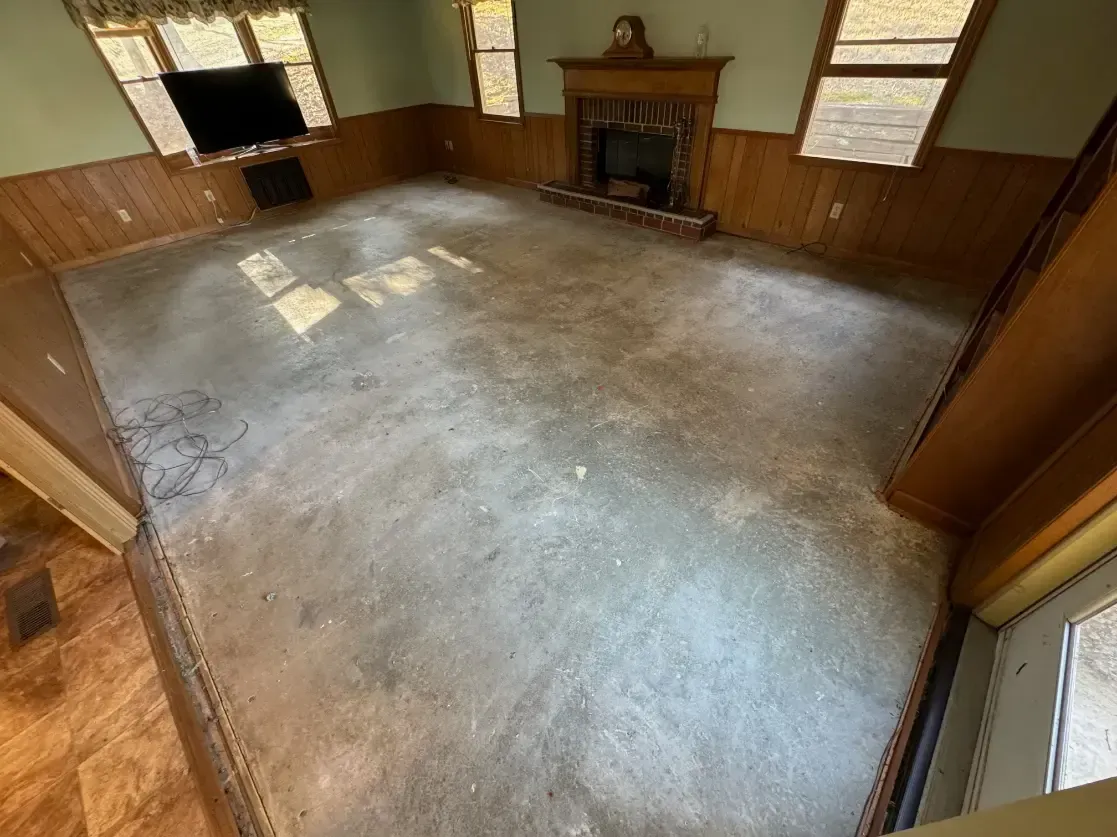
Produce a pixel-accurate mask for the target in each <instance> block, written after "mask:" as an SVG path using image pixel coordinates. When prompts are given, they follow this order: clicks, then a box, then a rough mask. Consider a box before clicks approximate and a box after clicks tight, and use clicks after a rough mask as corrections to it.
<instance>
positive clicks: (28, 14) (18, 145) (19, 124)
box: [0, 0, 148, 176]
mask: <svg viewBox="0 0 1117 837" xmlns="http://www.w3.org/2000/svg"><path fill="white" fill-rule="evenodd" d="M0 79H3V83H0V114H3V116H2V119H3V125H2V127H0V176H4V175H10V174H19V173H21V172H26V171H39V170H41V169H51V168H59V167H61V166H71V165H75V164H77V163H86V162H89V161H91V160H103V159H105V158H107V157H123V156H124V155H126V154H141V153H143V152H145V151H147V150H148V144H147V139H146V138H145V137H144V135H143V132H142V131H141V130H140V129H139V127H138V126H137V125H136V122H135V120H134V119H133V118H132V114H131V112H130V111H129V110H128V107H127V106H126V105H125V104H124V100H123V99H122V98H121V97H120V94H119V93H118V92H117V89H116V85H115V84H114V83H113V81H112V79H111V78H109V76H108V74H107V73H106V72H105V68H104V67H103V66H102V65H101V61H100V59H98V58H97V55H96V54H95V53H94V52H93V50H92V48H91V47H90V45H89V41H88V40H87V39H86V37H85V36H84V35H83V34H82V33H81V30H79V29H78V28H77V27H76V26H74V24H73V23H71V22H70V18H69V17H68V16H67V14H66V11H65V9H63V8H62V3H60V2H57V0H5V2H4V23H3V26H0Z"/></svg>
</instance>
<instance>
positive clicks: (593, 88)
mask: <svg viewBox="0 0 1117 837" xmlns="http://www.w3.org/2000/svg"><path fill="white" fill-rule="evenodd" d="M549 60H550V61H551V63H553V64H558V65H559V66H560V67H561V68H562V75H563V90H562V92H563V95H564V96H567V97H570V96H574V97H598V98H600V97H612V96H616V97H632V98H640V99H649V100H653V101H654V100H660V101H663V100H669V101H679V102H702V103H706V104H710V105H713V104H714V103H715V102H717V100H718V81H719V80H720V78H721V71H722V68H723V67H725V65H726V64H728V63H729V62H730V61H732V60H733V57H732V56H721V57H718V58H551V59H549Z"/></svg>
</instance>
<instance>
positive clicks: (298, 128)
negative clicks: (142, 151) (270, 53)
mask: <svg viewBox="0 0 1117 837" xmlns="http://www.w3.org/2000/svg"><path fill="white" fill-rule="evenodd" d="M159 78H160V79H162V81H163V86H164V87H166V88H167V95H168V96H170V97H171V102H172V103H173V104H174V106H175V108H176V109H177V110H178V114H179V116H181V117H182V122H183V124H184V125H185V126H186V130H187V131H188V132H189V134H190V139H192V140H193V141H194V147H195V148H197V149H198V152H199V153H201V154H212V153H214V152H217V151H228V150H229V149H231V148H239V147H241V146H248V145H257V144H259V143H262V142H270V141H272V140H281V139H288V138H290V137H297V136H302V135H303V134H305V133H307V128H306V120H304V119H303V114H302V110H300V109H299V102H298V100H297V99H296V98H295V93H294V91H293V90H291V82H290V80H288V78H287V72H286V70H285V69H284V68H283V65H282V64H280V63H278V62H276V63H271V64H245V65H244V66H241V67H222V68H220V69H217V70H181V71H178V72H173V73H160V74H159Z"/></svg>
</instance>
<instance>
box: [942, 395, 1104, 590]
mask: <svg viewBox="0 0 1117 837" xmlns="http://www.w3.org/2000/svg"><path fill="white" fill-rule="evenodd" d="M1114 500H1117V400H1114V401H1111V402H1110V403H1109V404H1107V405H1106V407H1105V408H1103V410H1102V412H1101V414H1100V415H1099V416H1096V417H1095V418H1094V419H1092V420H1091V421H1090V422H1089V424H1088V425H1087V426H1086V427H1084V428H1083V430H1082V432H1081V433H1079V434H1078V435H1077V436H1076V437H1075V438H1074V439H1073V440H1071V441H1070V442H1069V443H1068V444H1067V445H1066V447H1065V448H1064V449H1063V450H1062V451H1060V452H1059V454H1058V455H1057V456H1056V457H1054V458H1053V461H1051V462H1049V463H1046V464H1045V466H1044V467H1042V468H1041V469H1040V471H1039V472H1038V473H1036V474H1035V475H1033V477H1032V478H1031V479H1029V480H1028V483H1027V484H1026V485H1025V486H1023V487H1022V488H1021V489H1020V490H1019V491H1018V492H1016V493H1015V494H1014V496H1013V497H1012V498H1011V499H1010V500H1009V501H1008V502H1007V503H1005V505H1004V506H1003V507H1002V508H1001V509H999V510H998V511H997V513H996V514H995V515H993V516H992V517H991V518H989V520H987V521H985V523H984V524H982V526H981V529H980V530H979V531H978V532H977V534H976V535H974V537H973V539H972V541H971V543H970V545H969V548H968V549H967V551H966V554H965V556H964V558H963V560H962V563H961V565H960V566H959V568H958V572H957V573H956V574H955V576H954V580H953V582H952V583H951V593H952V599H953V600H954V601H956V602H958V603H959V604H963V605H966V606H967V607H977V606H978V605H980V604H981V603H982V602H983V601H985V600H986V599H988V598H989V597H990V596H991V595H993V594H994V593H995V592H996V591H997V590H999V589H1002V588H1003V587H1004V586H1005V585H1007V584H1010V583H1011V582H1012V580H1013V579H1014V578H1016V577H1017V576H1019V575H1020V574H1021V573H1023V572H1025V571H1027V570H1028V569H1029V568H1030V567H1031V566H1032V565H1033V564H1035V563H1036V562H1037V561H1039V560H1041V559H1042V558H1043V557H1044V556H1045V555H1046V554H1047V552H1048V551H1049V550H1050V549H1051V548H1052V547H1054V546H1055V545H1056V544H1057V543H1059V542H1060V541H1062V540H1063V539H1064V538H1066V537H1067V536H1068V535H1070V534H1071V533H1072V532H1074V531H1075V530H1076V529H1078V528H1079V527H1080V526H1081V525H1083V524H1084V523H1086V521H1088V520H1090V519H1091V518H1092V517H1093V516H1094V515H1095V514H1097V513H1098V512H1100V511H1101V510H1102V509H1104V508H1105V507H1106V506H1108V505H1109V504H1110V503H1112V502H1113V501H1114Z"/></svg>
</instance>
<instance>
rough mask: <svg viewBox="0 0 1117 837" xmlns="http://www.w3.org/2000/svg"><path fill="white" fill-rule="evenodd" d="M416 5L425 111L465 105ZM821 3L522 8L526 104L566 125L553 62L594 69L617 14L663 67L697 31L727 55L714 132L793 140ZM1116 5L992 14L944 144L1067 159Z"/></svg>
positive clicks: (1104, 76)
mask: <svg viewBox="0 0 1117 837" xmlns="http://www.w3.org/2000/svg"><path fill="white" fill-rule="evenodd" d="M419 2H421V3H422V4H423V13H422V22H421V23H422V32H423V42H424V47H425V50H426V53H427V60H428V65H429V68H430V74H431V82H432V90H433V93H434V96H435V99H434V101H437V102H443V103H446V104H459V105H462V104H464V105H468V104H470V103H471V94H470V87H469V78H468V75H467V73H468V69H467V65H466V60H465V53H464V49H463V46H462V35H461V26H460V23H459V19H458V13H457V11H456V10H455V9H453V8H452V7H451V6H450V3H449V2H447V0H419ZM825 6H826V3H825V0H687V2H681V1H680V0H563V2H557V0H517V1H516V9H517V21H518V24H519V32H520V49H521V57H520V62H521V66H522V72H523V84H524V104H525V106H526V108H527V110H528V111H529V112H535V113H562V111H563V102H562V75H561V72H560V71H559V70H558V68H556V67H555V66H554V65H552V64H548V63H547V59H548V58H552V57H555V56H559V55H600V54H601V52H602V51H604V50H605V48H606V47H607V46H608V45H609V28H610V26H611V25H612V23H613V21H614V20H615V19H616V18H617V17H618V16H619V15H621V14H639V15H640V16H641V17H642V18H643V19H644V23H645V25H646V27H647V31H648V41H649V43H651V45H652V46H653V47H654V48H655V50H656V53H657V54H658V55H662V56H668V55H688V54H690V53H691V52H692V50H693V44H694V37H695V35H696V33H697V31H698V27H699V26H701V25H702V24H706V25H707V26H708V27H709V29H710V50H709V51H710V54H711V55H734V56H736V59H735V60H734V61H733V62H732V63H730V64H729V65H728V66H727V67H726V69H725V72H724V74H723V76H722V83H721V90H720V100H719V102H718V107H717V113H716V117H715V124H716V125H717V126H719V127H722V128H737V129H742V130H754V131H773V132H783V133H791V132H793V131H794V130H795V123H796V120H797V119H798V116H799V108H800V105H801V103H802V98H803V92H804V89H805V87H806V83H807V75H808V73H809V71H810V64H811V59H812V57H813V55H814V48H815V44H816V42H817V39H818V30H819V28H820V26H821V23H822V14H823V11H824V9H825ZM1115 32H1117V2H1114V0H1061V2H1059V3H1053V2H1050V0H1001V2H1000V3H999V4H998V6H997V10H996V12H995V14H994V16H993V19H992V20H991V21H990V24H989V27H988V29H987V30H986V35H985V38H984V40H983V41H982V44H981V46H980V47H979V49H978V53H977V55H976V56H975V58H974V63H973V65H972V66H971V69H970V72H969V73H968V75H967V77H966V80H965V82H964V83H963V86H962V89H961V90H960V92H959V94H958V97H957V99H956V100H955V103H954V106H953V108H952V109H951V113H950V114H949V115H948V118H947V122H946V124H945V125H944V128H943V132H942V134H941V135H940V137H939V144H940V145H946V146H951V147H956V148H976V149H984V150H989V151H1003V152H1012V153H1019V154H1044V155H1052V156H1062V157H1073V156H1074V155H1075V154H1076V153H1077V152H1078V149H1079V148H1080V147H1081V145H1082V142H1083V141H1084V140H1085V138H1086V136H1087V135H1088V134H1089V132H1090V129H1091V128H1092V127H1093V125H1094V123H1095V122H1096V121H1097V119H1098V118H1099V117H1100V116H1101V114H1102V112H1103V111H1104V110H1105V107H1106V105H1107V104H1108V103H1109V100H1110V98H1111V97H1112V96H1113V95H1114V93H1117V48H1114V47H1113V46H1112V44H1111V43H1107V39H1109V40H1110V41H1111V40H1112V36H1113V33H1115Z"/></svg>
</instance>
